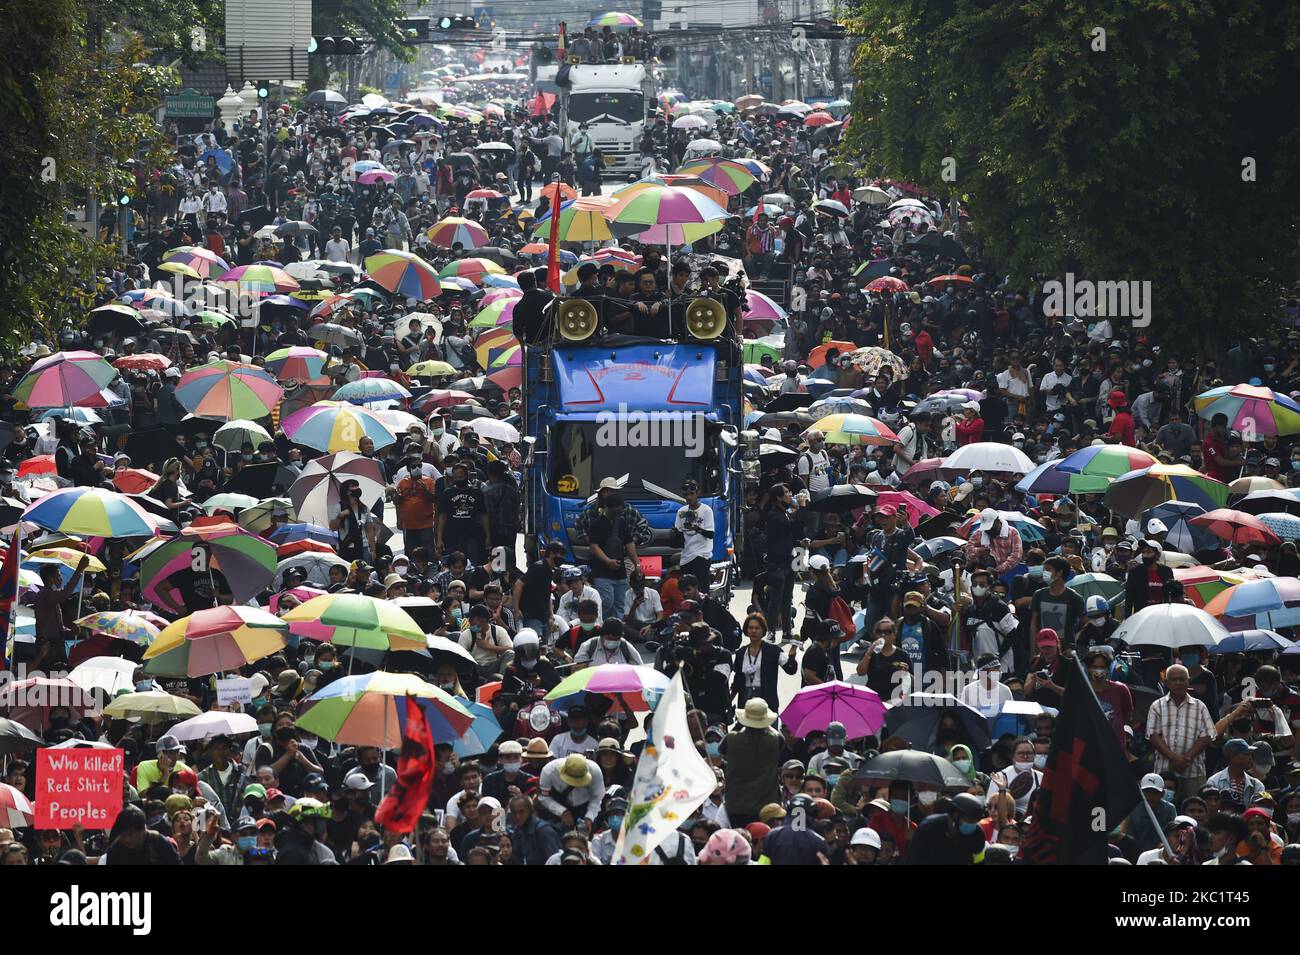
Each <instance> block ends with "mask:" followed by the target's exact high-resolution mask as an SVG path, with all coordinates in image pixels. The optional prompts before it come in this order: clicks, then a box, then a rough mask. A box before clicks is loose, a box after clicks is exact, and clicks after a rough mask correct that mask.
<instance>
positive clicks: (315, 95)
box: [307, 90, 348, 106]
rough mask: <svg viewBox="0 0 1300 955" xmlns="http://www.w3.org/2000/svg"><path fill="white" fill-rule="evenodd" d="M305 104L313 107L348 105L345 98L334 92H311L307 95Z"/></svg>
mask: <svg viewBox="0 0 1300 955" xmlns="http://www.w3.org/2000/svg"><path fill="white" fill-rule="evenodd" d="M307 102H308V103H311V104H312V105H313V106H347V105H348V101H347V97H345V96H344V95H343V94H342V93H339V92H336V91H335V90H312V91H311V92H310V93H308V94H307Z"/></svg>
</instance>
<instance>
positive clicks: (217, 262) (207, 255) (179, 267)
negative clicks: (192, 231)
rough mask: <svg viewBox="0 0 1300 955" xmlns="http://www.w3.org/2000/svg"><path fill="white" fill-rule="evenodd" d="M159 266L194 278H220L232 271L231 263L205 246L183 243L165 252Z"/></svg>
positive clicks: (165, 270) (164, 269)
mask: <svg viewBox="0 0 1300 955" xmlns="http://www.w3.org/2000/svg"><path fill="white" fill-rule="evenodd" d="M158 268H159V269H160V270H161V271H163V272H175V273H177V274H179V275H187V276H189V277H190V278H192V279H218V278H221V276H222V275H224V274H225V273H227V272H229V271H230V263H229V262H227V261H226V260H225V259H223V258H222V257H221V256H219V255H217V253H215V252H213V251H212V250H211V249H209V248H206V247H204V246H201V245H182V246H177V247H176V248H174V249H168V250H167V251H166V252H164V253H163V261H162V262H160V263H159V264H158Z"/></svg>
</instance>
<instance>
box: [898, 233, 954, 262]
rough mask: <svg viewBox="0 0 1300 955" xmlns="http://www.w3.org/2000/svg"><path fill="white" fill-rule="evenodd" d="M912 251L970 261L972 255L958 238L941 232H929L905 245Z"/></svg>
mask: <svg viewBox="0 0 1300 955" xmlns="http://www.w3.org/2000/svg"><path fill="white" fill-rule="evenodd" d="M904 248H906V249H907V250H908V251H910V252H927V253H929V254H931V255H940V256H942V257H943V258H945V259H952V260H953V261H954V262H969V261H970V256H968V255H967V254H966V250H965V249H963V248H962V247H961V245H959V244H958V243H957V241H956V240H954V239H951V238H948V237H947V236H945V235H943V234H942V233H939V232H933V231H931V232H927V233H925V234H924V235H922V236H918V237H917V238H915V239H913V240H912V241H911V242H908V243H907V245H906V246H904Z"/></svg>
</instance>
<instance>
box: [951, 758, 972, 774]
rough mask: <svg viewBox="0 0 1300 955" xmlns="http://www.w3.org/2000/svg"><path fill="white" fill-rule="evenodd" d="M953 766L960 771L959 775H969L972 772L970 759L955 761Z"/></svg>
mask: <svg viewBox="0 0 1300 955" xmlns="http://www.w3.org/2000/svg"><path fill="white" fill-rule="evenodd" d="M952 764H953V765H954V766H956V767H957V771H958V772H959V773H969V772H970V760H969V759H954V760H953V761H952Z"/></svg>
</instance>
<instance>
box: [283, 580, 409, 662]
mask: <svg viewBox="0 0 1300 955" xmlns="http://www.w3.org/2000/svg"><path fill="white" fill-rule="evenodd" d="M283 617H284V619H285V620H287V621H289V623H290V624H292V625H293V626H291V627H290V628H289V629H290V632H292V633H297V634H299V635H301V636H304V637H309V638H311V639H316V640H322V639H324V640H328V641H329V642H330V643H333V644H334V645H335V646H347V647H360V648H361V649H363V650H424V649H426V648H427V645H426V643H425V636H424V631H423V630H422V629H420V625H419V624H418V623H416V622H415V621H414V620H413V619H411V615H410V614H408V613H407V612H406V611H405V610H403V609H402V608H401V607H398V606H397V605H395V604H391V603H388V602H387V601H384V600H378V599H376V598H374V597H366V596H363V595H361V594H323V595H322V596H320V597H313V598H312V599H311V600H308V601H307V602H306V603H302V604H299V605H298V606H297V607H294V608H293V609H292V610H290V611H288V612H287V613H285V614H284V615H283Z"/></svg>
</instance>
